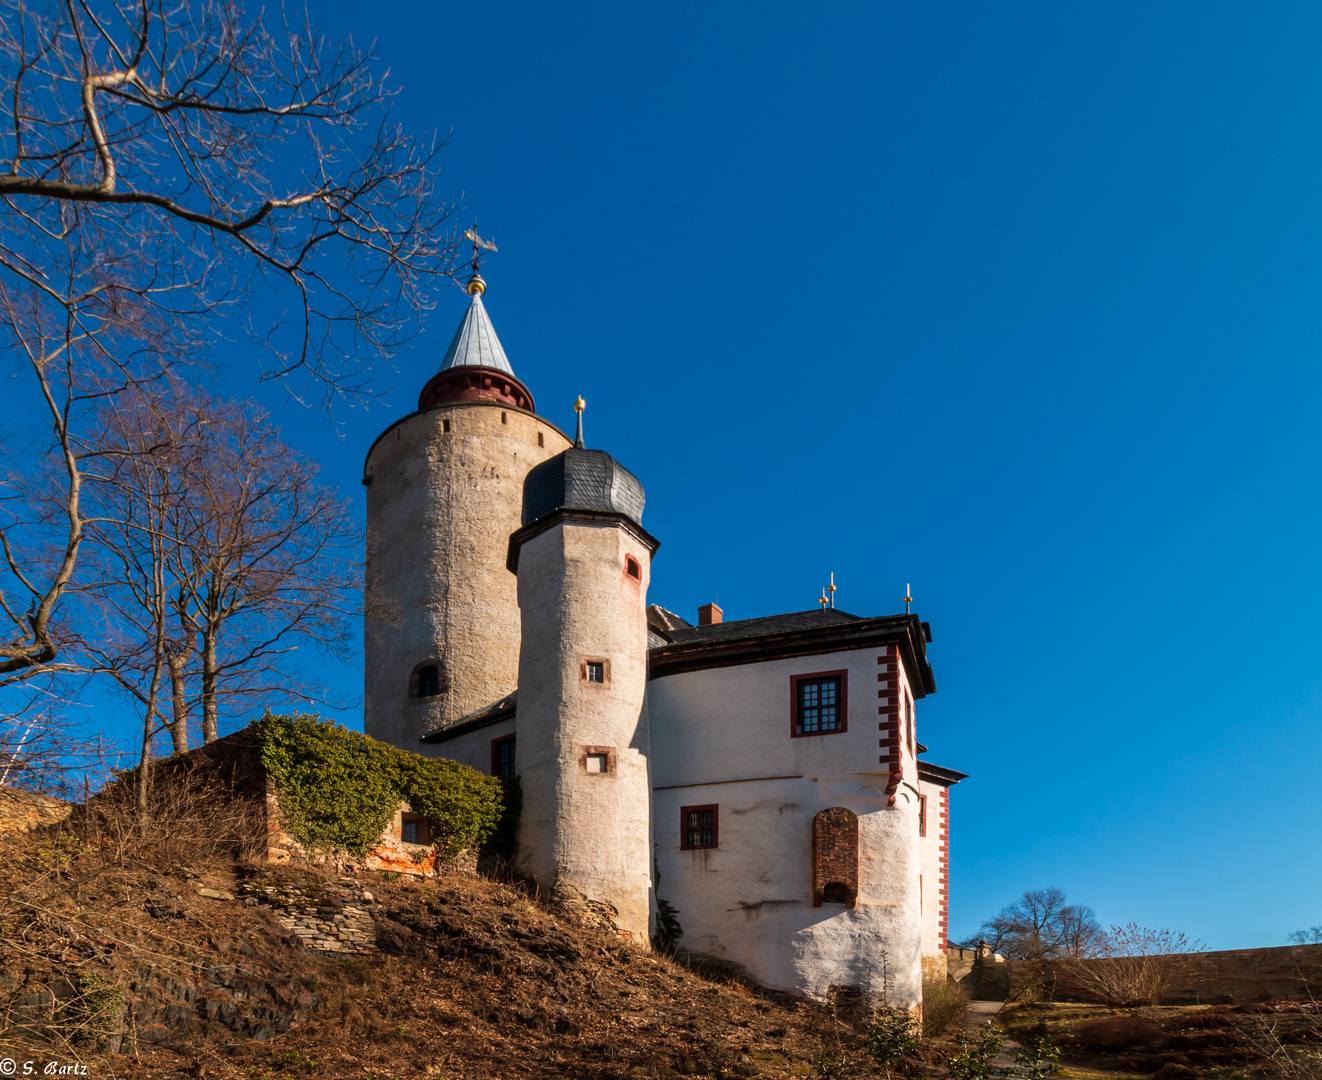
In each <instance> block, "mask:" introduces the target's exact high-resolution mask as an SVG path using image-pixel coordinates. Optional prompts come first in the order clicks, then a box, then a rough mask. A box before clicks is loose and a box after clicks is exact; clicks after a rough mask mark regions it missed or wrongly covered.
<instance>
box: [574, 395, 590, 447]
mask: <svg viewBox="0 0 1322 1080" xmlns="http://www.w3.org/2000/svg"><path fill="white" fill-rule="evenodd" d="M587 407H588V403H587V402H586V401H584V400H583V395H582V394H579V395H578V400H577V401H576V402H574V412H576V413H578V432H577V433H576V434H575V435H574V445H575V446H577V447H578V448H579V449H580V450H582V449H584V446H583V410H584V409H586V408H587Z"/></svg>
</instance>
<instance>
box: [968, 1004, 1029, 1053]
mask: <svg viewBox="0 0 1322 1080" xmlns="http://www.w3.org/2000/svg"><path fill="white" fill-rule="evenodd" d="M1003 1008H1005V1002H1004V1001H970V1002H969V1012H968V1020H967V1021H966V1024H967V1030H968V1033H969V1035H970V1036H971V1037H972V1038H977V1035H978V1028H979V1027H981V1026H982V1025H983V1024H985V1023H986V1022H987V1021H988V1020H996V1019H998V1018H999V1017H1000V1014H1001V1010H1002V1009H1003ZM1018 1049H1019V1044H1018V1043H1017V1042H1015V1041H1014V1040H1013V1039H1006V1040H1005V1046H1004V1047H1002V1048H1001V1052H1000V1053H999V1054H997V1055H996V1066H997V1067H998V1068H1001V1069H1009V1068H1013V1067H1014V1055H1015V1052H1016V1051H1017V1050H1018Z"/></svg>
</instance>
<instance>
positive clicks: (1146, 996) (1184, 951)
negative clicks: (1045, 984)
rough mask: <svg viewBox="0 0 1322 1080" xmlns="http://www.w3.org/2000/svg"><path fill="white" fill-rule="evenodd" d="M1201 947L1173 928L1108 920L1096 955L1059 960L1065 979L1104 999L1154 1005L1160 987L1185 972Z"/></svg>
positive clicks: (1163, 988)
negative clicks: (1110, 921)
mask: <svg viewBox="0 0 1322 1080" xmlns="http://www.w3.org/2000/svg"><path fill="white" fill-rule="evenodd" d="M1201 949H1202V945H1201V944H1200V943H1198V942H1193V941H1190V940H1189V939H1188V938H1186V937H1185V936H1184V935H1183V934H1181V933H1179V932H1178V931H1175V930H1151V929H1148V928H1147V927H1145V926H1139V925H1138V924H1137V923H1132V922H1131V923H1128V924H1127V925H1125V926H1112V927H1111V930H1110V933H1108V934H1105V935H1104V936H1103V937H1102V939H1101V942H1100V944H1099V946H1098V953H1099V955H1100V957H1101V958H1100V959H1095V960H1061V961H1060V962H1059V967H1060V969H1061V971H1062V973H1063V974H1064V975H1065V977H1066V978H1068V979H1069V980H1070V981H1071V982H1073V983H1074V984H1076V985H1077V986H1078V987H1079V988H1080V989H1082V990H1083V991H1085V992H1086V993H1088V994H1092V995H1095V996H1096V997H1099V998H1101V999H1102V1000H1103V1001H1105V1002H1106V1003H1107V1004H1108V1005H1126V1006H1129V1005H1160V1004H1161V999H1162V998H1163V997H1165V996H1166V991H1167V990H1169V989H1170V987H1171V984H1172V983H1173V982H1175V981H1177V980H1178V979H1181V978H1185V977H1187V976H1188V975H1189V974H1190V973H1191V972H1192V970H1193V967H1194V965H1195V962H1196V959H1195V957H1194V956H1192V955H1190V954H1192V953H1196V952H1198V951H1200V950H1201Z"/></svg>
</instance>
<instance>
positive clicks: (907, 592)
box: [904, 581, 913, 615]
mask: <svg viewBox="0 0 1322 1080" xmlns="http://www.w3.org/2000/svg"><path fill="white" fill-rule="evenodd" d="M912 603H913V590H912V589H911V588H909V583H908V582H907V581H906V582H905V583H904V613H905V614H906V615H908V614H909V605H910V604H912Z"/></svg>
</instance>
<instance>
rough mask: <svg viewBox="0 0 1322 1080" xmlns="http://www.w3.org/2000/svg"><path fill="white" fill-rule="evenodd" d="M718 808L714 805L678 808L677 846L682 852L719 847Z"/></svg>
mask: <svg viewBox="0 0 1322 1080" xmlns="http://www.w3.org/2000/svg"><path fill="white" fill-rule="evenodd" d="M719 814H720V807H719V805H717V804H716V803H711V804H709V805H707V806H681V807H680V808H679V846H680V849H681V850H683V851H694V850H697V849H698V848H714V847H718V846H719V840H720V831H719V824H720V822H719Z"/></svg>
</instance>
